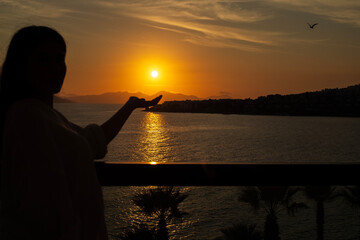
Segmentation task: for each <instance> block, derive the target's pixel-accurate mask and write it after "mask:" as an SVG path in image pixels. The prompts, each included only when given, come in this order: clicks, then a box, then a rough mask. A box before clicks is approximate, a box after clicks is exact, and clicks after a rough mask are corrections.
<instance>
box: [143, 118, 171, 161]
mask: <svg viewBox="0 0 360 240" xmlns="http://www.w3.org/2000/svg"><path fill="white" fill-rule="evenodd" d="M141 125H142V129H143V131H142V135H141V136H140V139H139V142H138V150H139V153H140V157H141V159H140V161H144V162H148V163H150V164H153V165H155V164H157V163H159V162H168V156H169V154H170V152H171V146H170V144H169V139H170V137H169V133H168V129H167V128H166V121H165V120H164V117H163V115H161V114H157V113H151V112H148V113H146V114H145V116H144V118H143V120H142V123H141Z"/></svg>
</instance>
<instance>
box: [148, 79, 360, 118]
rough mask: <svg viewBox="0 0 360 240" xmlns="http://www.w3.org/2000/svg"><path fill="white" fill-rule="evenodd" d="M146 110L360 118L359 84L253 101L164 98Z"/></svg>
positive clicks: (277, 95) (263, 97)
mask: <svg viewBox="0 0 360 240" xmlns="http://www.w3.org/2000/svg"><path fill="white" fill-rule="evenodd" d="M148 111H154V112H192V113H224V114H259V115H289V116H354V117H360V84H358V85H354V86H350V87H347V88H340V89H339V88H335V89H324V90H321V91H316V92H305V93H300V94H290V95H280V94H275V95H268V96H261V97H258V98H257V99H254V100H253V99H220V100H212V99H211V100H201V101H199V100H197V101H167V102H164V103H163V104H159V105H156V106H154V107H152V108H150V109H148Z"/></svg>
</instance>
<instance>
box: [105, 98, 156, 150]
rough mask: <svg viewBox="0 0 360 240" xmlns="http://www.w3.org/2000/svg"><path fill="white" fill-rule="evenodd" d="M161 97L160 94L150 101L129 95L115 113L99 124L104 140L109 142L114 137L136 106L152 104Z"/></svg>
mask: <svg viewBox="0 0 360 240" xmlns="http://www.w3.org/2000/svg"><path fill="white" fill-rule="evenodd" d="M161 98H162V96H161V95H160V96H159V97H157V98H154V99H153V100H151V101H146V100H145V99H143V98H141V99H139V98H137V97H130V99H129V100H128V101H127V102H126V104H125V105H124V106H123V107H122V108H121V109H120V110H119V111H118V112H117V113H115V114H114V115H113V116H112V117H111V118H110V119H109V120H107V121H106V122H105V123H104V124H102V125H101V127H102V129H103V131H104V135H105V139H106V142H107V143H109V142H111V140H113V139H114V138H115V137H116V135H117V134H118V133H119V131H120V130H121V128H122V127H123V126H124V124H125V122H126V120H127V119H128V118H129V116H130V115H131V113H132V112H133V111H134V110H135V109H136V108H145V107H150V106H154V105H156V104H157V103H158V102H159V101H160V99H161Z"/></svg>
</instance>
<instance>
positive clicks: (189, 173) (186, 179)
mask: <svg viewBox="0 0 360 240" xmlns="http://www.w3.org/2000/svg"><path fill="white" fill-rule="evenodd" d="M95 166H96V170H97V174H98V178H99V181H100V184H101V185H102V186H149V185H158V186H166V185H167V186H250V185H252V186H256V185H263V186H266V185H268V186H271V185H272V186H281V185H287V186H296V185H354V184H356V183H357V182H358V178H359V174H360V164H355V163H351V164H257V163H256V164H213V163H211V164H210V163H160V164H155V163H153V164H151V163H149V164H147V163H114V162H111V163H110V162H96V163H95Z"/></svg>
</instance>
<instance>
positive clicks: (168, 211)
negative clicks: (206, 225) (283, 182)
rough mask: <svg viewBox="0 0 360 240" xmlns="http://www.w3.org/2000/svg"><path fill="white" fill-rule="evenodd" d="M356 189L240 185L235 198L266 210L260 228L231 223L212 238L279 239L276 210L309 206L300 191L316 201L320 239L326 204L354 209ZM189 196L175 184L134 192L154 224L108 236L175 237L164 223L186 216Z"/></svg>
mask: <svg viewBox="0 0 360 240" xmlns="http://www.w3.org/2000/svg"><path fill="white" fill-rule="evenodd" d="M359 189H360V188H359V186H358V185H357V186H327V185H322V186H297V187H295V186H293V187H291V186H248V187H242V188H241V191H240V194H239V195H238V196H237V199H238V201H239V202H243V203H247V204H248V205H249V210H253V211H254V213H255V214H258V212H259V210H260V209H263V210H265V213H266V214H265V219H264V224H263V228H262V229H261V228H259V227H258V224H256V223H255V224H253V223H244V222H240V223H234V224H233V225H232V226H229V227H227V228H222V229H219V233H221V235H220V234H219V236H218V237H215V238H213V240H281V226H280V224H279V222H278V218H279V213H280V212H281V211H285V212H287V214H289V215H291V216H296V213H297V212H298V211H301V210H303V209H308V208H310V207H309V206H307V205H306V204H305V203H303V202H299V201H298V195H297V194H302V195H303V196H305V197H306V199H308V200H311V201H313V202H315V205H314V206H313V208H314V209H313V210H314V213H313V214H314V215H315V221H316V239H317V240H323V239H324V231H325V229H324V223H325V208H324V205H325V203H328V202H330V201H333V200H335V199H337V198H341V199H342V200H344V201H343V202H344V203H350V205H351V206H352V207H354V210H355V209H359V207H360V202H359V199H360V196H359V193H360V191H359ZM188 197H189V195H188V194H185V193H182V192H181V191H180V189H178V188H174V187H157V188H153V189H149V190H147V191H144V192H142V193H140V194H137V195H136V196H135V197H134V198H133V203H134V204H135V205H136V206H137V207H138V208H139V210H140V211H141V212H142V213H143V214H144V215H147V216H156V221H157V225H156V226H155V227H150V226H149V225H148V224H146V223H143V224H140V225H138V226H135V225H134V226H128V228H127V229H126V230H125V231H124V232H123V233H119V234H118V235H111V236H112V237H114V238H116V239H122V240H169V239H175V236H170V234H169V232H168V229H167V225H168V224H169V223H170V222H171V221H173V220H174V219H178V221H182V220H183V218H184V217H185V218H186V216H187V214H188V213H186V212H184V211H182V210H181V209H180V208H179V204H181V203H182V202H183V201H184V200H186V199H187V198H188ZM234 197H236V195H234ZM145 222H146V221H145ZM307 224H308V223H307ZM260 225H261V224H260ZM314 235H315V234H314ZM295 237H296V236H295ZM314 239H315V236H314Z"/></svg>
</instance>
